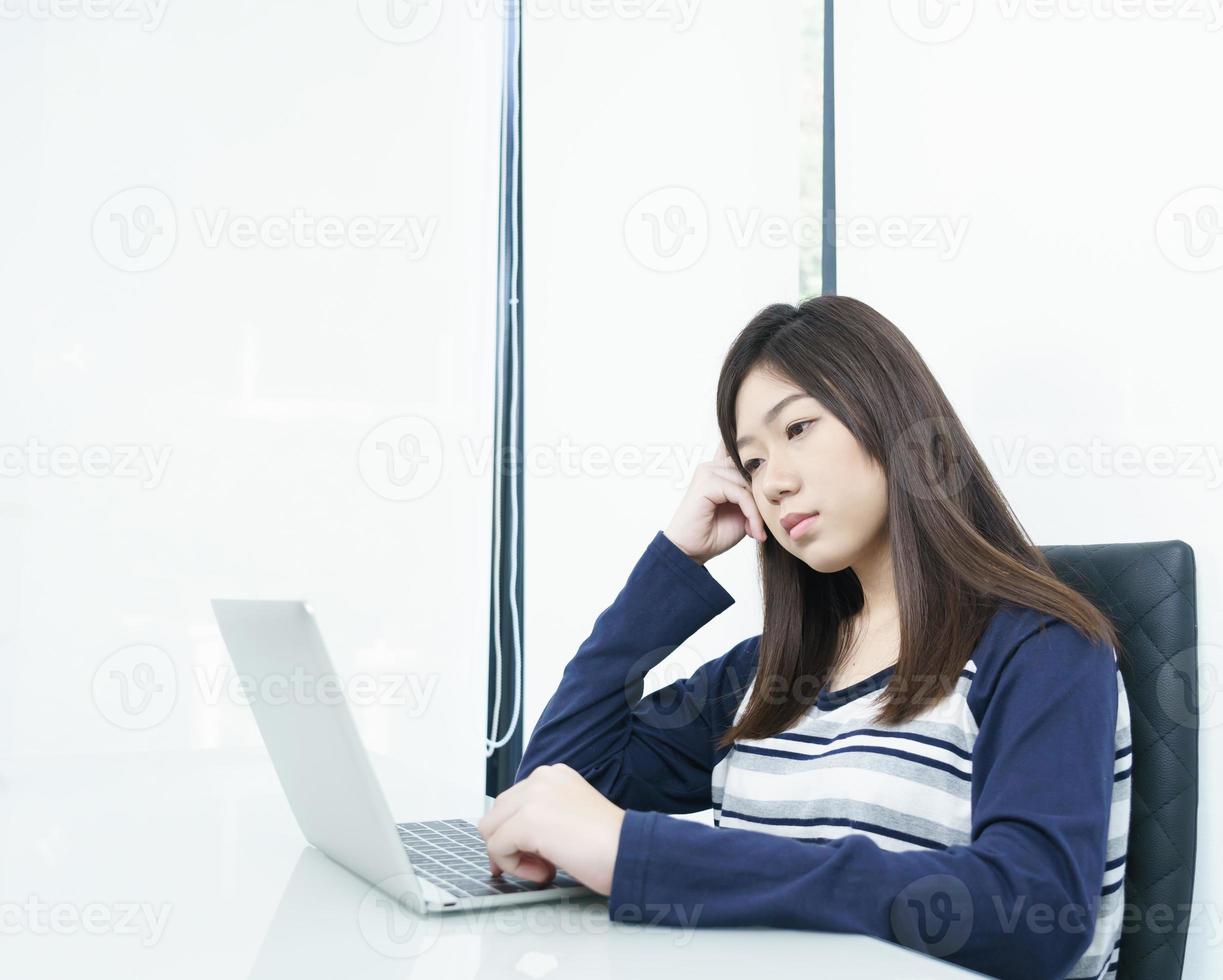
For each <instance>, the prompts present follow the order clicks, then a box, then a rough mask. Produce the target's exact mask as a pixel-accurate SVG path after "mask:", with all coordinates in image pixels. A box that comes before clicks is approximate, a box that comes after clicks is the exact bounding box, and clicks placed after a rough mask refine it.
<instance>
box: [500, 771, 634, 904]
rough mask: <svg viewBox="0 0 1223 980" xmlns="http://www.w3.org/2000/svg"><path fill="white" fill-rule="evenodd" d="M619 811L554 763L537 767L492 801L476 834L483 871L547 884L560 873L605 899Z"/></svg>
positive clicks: (617, 836)
mask: <svg viewBox="0 0 1223 980" xmlns="http://www.w3.org/2000/svg"><path fill="white" fill-rule="evenodd" d="M622 823H624V810H623V809H621V808H620V807H618V806H616V804H614V803H612V802H611V801H610V800H608V799H607V798H606V797H605V796H603V794H602V793H600V792H599V791H598V790H597V789H595V788H594V787H593V786H591V785H590V783H588V782H586V780H585V779H584V778H583V777H582V776H581V775H579V774H578V772H577V771H576V770H575V769H573V768H571V767H570V766H567V765H565V764H564V763H559V764H557V765H550V766H537V767H536V768H535V769H533V770H532V771H531V774H530V775H529V776H527V778H526V779H524V780H522V781H521V782H518V783H515V784H514V785H513V786H511V787H510V788H509V789H507V790H506V791H505V792H504V793H502V794H500V795H499V796H498V797H497V798H496V799H495V800H494V801H493V805H492V807H491V808H490V809H489V811H488V812H487V813H486V814H484V816H483V817H482V818H481V820H480V822H479V823H478V824H477V829H478V830H479V831H480V836H481V837H483V838H484V842H485V844H487V845H488V858H489V870H490V871H491V872H492V874H494V875H499V874H501V873H502V871H508V872H509V873H510V874H512V875H517V876H518V877H520V878H526V879H528V880H530V881H536V882H541V883H542V882H548V881H551V880H552V878H553V877H554V876H555V874H556V869H557V868H558V867H559V868H562V869H564V871H566V872H567V873H568V874H570V875H572V876H573V877H574V878H576V879H577V880H578V881H580V882H581V883H582V884H583V885H585V886H586V887H587V888H590V889H592V890H593V891H596V892H598V893H599V894H600V895H610V894H611V883H612V870H613V869H614V868H615V866H616V853H617V851H618V850H619V846H620V825H621V824H622Z"/></svg>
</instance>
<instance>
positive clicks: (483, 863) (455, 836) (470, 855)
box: [395, 820, 581, 896]
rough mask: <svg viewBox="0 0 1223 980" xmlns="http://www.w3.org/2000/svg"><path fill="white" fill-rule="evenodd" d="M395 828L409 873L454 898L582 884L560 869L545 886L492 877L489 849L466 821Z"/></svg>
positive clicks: (512, 877)
mask: <svg viewBox="0 0 1223 980" xmlns="http://www.w3.org/2000/svg"><path fill="white" fill-rule="evenodd" d="M395 826H396V827H397V828H398V830H399V839H400V840H401V841H403V846H404V848H405V849H406V850H407V852H408V858H409V859H410V860H411V862H412V870H414V871H415V872H416V873H417V874H418V875H420V876H421V877H422V878H424V879H425V880H426V881H431V882H433V884H435V885H437V886H438V887H439V888H444V889H445V890H446V891H448V892H451V893H453V894H455V895H469V896H479V895H508V894H511V893H514V892H525V891H541V890H545V889H549V888H564V887H566V886H571V885H580V884H581V882H580V881H578V880H577V879H576V878H573V877H571V876H570V875H568V874H566V873H565V872H563V871H561V870H560V869H557V872H556V877H555V878H553V879H552V881H550V882H548V883H547V884H539V883H538V882H534V881H531V880H530V879H528V878H519V877H518V876H517V875H512V874H509V873H508V872H506V873H503V874H502V875H501V877H500V878H496V877H494V876H493V875H491V874H489V871H488V846H487V845H486V844H485V843H484V838H483V837H481V836H480V832H479V831H478V830H477V829H476V825H475V824H473V823H472V822H471V821H469V820H423V821H419V822H417V823H400V824H396V825H395Z"/></svg>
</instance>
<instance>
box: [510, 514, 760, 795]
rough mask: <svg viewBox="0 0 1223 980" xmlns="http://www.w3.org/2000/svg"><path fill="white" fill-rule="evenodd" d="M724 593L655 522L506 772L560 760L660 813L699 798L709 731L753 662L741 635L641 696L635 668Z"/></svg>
mask: <svg viewBox="0 0 1223 980" xmlns="http://www.w3.org/2000/svg"><path fill="white" fill-rule="evenodd" d="M733 603H734V599H733V598H732V597H731V596H730V594H729V593H728V592H727V591H726V590H725V589H724V588H722V586H721V585H720V584H718V582H717V580H716V579H715V578H714V577H713V576H712V575H711V574H710V572H709V570H708V569H707V568H705V567H704V566H703V565H701V564H700V563H698V562H696V561H694V560H693V559H692V558H690V557H689V556H688V555H687V554H685V553H684V552H683V551H682V550H680V548H679V547H677V546H676V545H675V544H674V543H673V542H672V541H671V540H670V539H669V538H668V537H667V536H666V535H665V534H664V533H663V532H662V531H658V532H657V533H656V534H655V535H654V538H653V540H651V541H650V543H649V545H648V546H647V547H646V549H645V552H644V553H643V554H642V555H641V557H640V558H639V559H638V561H637V564H636V565H635V566H634V568H633V570H632V572H631V573H630V574H629V576H628V580H627V582H626V583H625V585H624V587H623V588H622V589H621V591H620V593H619V594H618V595H617V596H616V598H615V600H614V601H613V602H612V604H611V605H610V606H609V607H608V608H607V609H605V610H604V611H603V612H602V613H601V614H600V615H599V617H598V619H597V620H596V621H595V624H594V629H593V630H592V632H591V633H590V635H589V636H588V637H587V638H586V640H585V641H584V642H583V643H582V645H581V647H579V649H578V651H577V653H576V655H575V656H574V657H573V659H572V660H571V661H570V662H569V663H568V665H567V666H566V667H565V670H564V672H563V674H562V677H561V681H560V685H559V686H558V687H557V689H556V692H555V693H554V694H553V695H552V697H551V699H550V700H549V701H548V703H547V704H546V705H545V707H544V710H543V713H542V714H541V715H540V718H539V721H538V722H537V723H536V726H535V729H534V731H533V732H532V734H531V738H530V741H529V744H528V745H527V747H526V750H525V751H524V753H523V757H522V761H521V763H520V764H519V766H518V771H517V774H516V775H515V777H514V782H518V781H520V780H522V779H525V778H526V777H527V776H528V775H530V773H531V771H532V770H533V769H535V768H536V767H537V766H540V765H543V764H546V763H551V764H555V763H561V762H563V763H565V764H567V765H569V766H572V767H573V768H574V769H575V770H577V771H578V772H579V773H580V774H581V775H582V776H583V777H584V778H585V779H586V780H587V782H589V783H590V784H591V785H592V786H594V787H595V788H596V789H597V790H599V792H600V793H602V794H603V795H604V796H606V797H607V798H608V799H609V800H611V801H612V802H613V803H616V804H617V805H619V806H623V807H637V808H640V809H642V810H650V811H658V812H663V813H691V812H695V811H699V810H705V809H708V808H709V807H710V806H711V805H712V802H711V798H710V774H711V772H712V770H713V767H714V765H715V764H716V762H717V759H718V758H720V757H721V756H722V755H725V753H726V751H729V749H727V750H723V751H721V752H717V751H715V749H714V744H713V743H714V739H715V737H716V736H718V735H720V734H721V732H722V731H723V730H724V729H725V728H726V727H727V726H728V724H729V721H730V720H731V719H732V718H733V715H734V713H735V710H736V708H737V707H738V703H739V699H740V698H741V697H742V694H743V691H744V689H745V688H746V687H747V685H748V682H749V681H750V680H751V678H752V676H753V675H754V672H755V652H756V641H757V640H758V639H759V637H752V638H750V639H747V640H744V641H742V642H741V643H739V644H737V645H736V646H734V647H733V648H732V649H731V650H730V651H728V652H727V653H725V654H723V655H722V656H720V657H717V658H716V659H714V660H712V661H710V662H708V663H706V664H703V665H702V666H701V667H699V668H698V669H697V670H695V671H694V672H693V674H692V676H691V677H687V678H684V679H683V680H678V681H675V682H674V683H672V684H669V685H667V686H665V687H663V688H660V689H659V690H657V691H655V692H653V693H652V694H650V695H649V696H648V697H645V698H643V697H642V692H643V690H644V687H645V685H644V677H645V675H646V673H647V672H648V671H649V670H650V669H652V668H653V667H654V666H656V665H657V664H658V663H660V662H661V661H663V660H664V659H665V658H666V657H667V656H668V655H669V654H670V653H671V652H672V651H673V650H675V648H676V647H678V646H679V645H680V644H682V643H683V642H684V641H685V640H687V639H688V638H689V637H690V636H692V635H693V634H694V633H695V632H696V631H697V630H698V629H700V628H701V627H702V626H704V625H705V624H706V623H708V622H709V621H710V620H712V619H713V618H714V617H715V616H717V615H718V614H719V613H720V612H722V611H723V610H725V609H727V608H728V607H729V606H730V605H732V604H733Z"/></svg>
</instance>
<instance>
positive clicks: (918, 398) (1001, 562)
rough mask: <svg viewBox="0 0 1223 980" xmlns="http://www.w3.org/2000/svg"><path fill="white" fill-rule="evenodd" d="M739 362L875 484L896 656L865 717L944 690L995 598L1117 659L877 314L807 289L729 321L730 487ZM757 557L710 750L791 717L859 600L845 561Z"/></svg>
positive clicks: (1108, 626)
mask: <svg viewBox="0 0 1223 980" xmlns="http://www.w3.org/2000/svg"><path fill="white" fill-rule="evenodd" d="M753 368H761V369H763V370H766V371H768V372H769V373H770V374H774V375H776V376H778V377H782V378H787V379H789V380H790V381H791V382H793V383H794V384H795V385H797V386H798V387H800V388H802V389H803V390H804V391H806V392H807V393H808V394H809V395H811V396H812V397H813V398H815V399H816V400H817V401H819V402H820V403H821V404H822V405H823V406H824V407H825V408H826V409H827V410H828V411H830V412H832V413H833V414H834V415H835V416H836V417H837V418H838V419H840V421H841V423H842V424H843V425H844V426H845V427H846V428H847V429H848V430H849V431H850V432H851V433H853V435H854V437H855V438H856V439H857V441H858V443H859V445H860V446H861V447H862V448H863V450H864V451H865V452H866V453H867V454H869V455H870V457H871V458H873V459H874V460H875V461H876V462H878V463H879V464H880V465H881V466H882V468H883V470H884V472H885V473H886V475H887V495H888V508H887V510H888V514H887V529H888V538H889V541H890V545H891V550H892V561H893V568H894V575H895V583H896V594H897V599H898V603H899V611H900V654H899V658H898V660H897V662H896V669H895V672H894V673H893V674H892V676H891V677H890V678H889V680H888V684H887V686H886V687H885V688H884V690H883V693H882V694H881V696H880V703H879V709H878V711H877V712H876V715H875V718H874V722H875V723H876V724H887V725H891V724H900V723H902V722H905V721H908V720H909V719H911V718H913V717H915V716H916V715H917V714H919V713H921V712H922V711H924V710H925V709H926V708H927V707H929V706H930V705H932V704H934V703H937V702H938V701H940V700H942V698H944V697H946V696H947V695H948V694H950V693H951V691H952V690H954V687H955V683H956V681H957V679H958V678H959V675H960V671H961V670H963V668H964V666H965V664H967V662H968V660H969V659H970V657H971V656H972V652H973V649H974V648H975V647H976V645H977V642H978V641H979V639H980V637H981V635H982V633H983V632H984V630H985V627H986V626H987V624H988V623H989V620H990V618H991V617H992V615H993V614H994V613H995V612H996V611H997V610H998V609H999V607H1000V606H1001V605H1003V604H1007V603H1010V604H1014V605H1016V606H1020V607H1027V608H1030V609H1034V610H1036V611H1038V612H1041V613H1047V614H1049V615H1051V616H1054V617H1056V618H1058V619H1061V620H1063V621H1064V622H1066V623H1068V624H1070V625H1071V626H1073V627H1075V628H1076V629H1078V630H1079V631H1080V632H1081V633H1082V634H1084V635H1085V636H1087V637H1088V638H1089V639H1091V640H1093V641H1096V642H1100V643H1107V644H1109V645H1111V646H1112V647H1113V648H1114V649H1115V650H1117V651H1118V656H1122V655H1123V652H1122V651H1121V646H1120V643H1119V642H1118V639H1117V634H1116V631H1115V629H1114V627H1113V624H1112V623H1111V621H1110V620H1109V619H1108V617H1107V616H1106V615H1105V614H1104V613H1102V612H1101V611H1100V610H1099V609H1098V608H1096V606H1095V605H1093V604H1092V603H1091V602H1090V601H1088V600H1087V599H1086V598H1085V597H1084V596H1082V595H1081V594H1080V593H1078V592H1077V591H1075V590H1074V589H1072V588H1071V587H1069V586H1068V585H1066V584H1065V583H1063V582H1062V581H1060V580H1059V579H1058V578H1056V577H1055V575H1054V573H1053V571H1052V570H1051V568H1050V566H1049V564H1048V562H1047V561H1046V560H1045V557H1044V555H1043V554H1042V553H1041V552H1040V550H1039V549H1038V548H1037V547H1036V546H1035V545H1034V544H1033V543H1032V542H1031V540H1030V539H1029V538H1028V535H1027V533H1026V532H1025V531H1024V529H1023V526H1022V525H1021V524H1020V523H1019V520H1018V519H1017V518H1016V517H1015V515H1014V514H1013V513H1012V511H1011V509H1010V507H1009V505H1008V504H1007V502H1006V500H1005V498H1004V497H1003V496H1002V493H1001V491H1000V490H999V489H998V486H997V484H995V482H994V480H993V477H992V476H991V475H990V472H989V470H988V469H987V468H986V466H985V464H984V463H983V462H982V460H981V457H980V456H979V455H978V453H977V450H976V448H975V447H974V446H973V443H972V441H971V439H970V438H969V436H968V434H967V432H966V431H965V430H964V427H963V426H962V425H961V424H960V420H959V418H958V417H957V416H956V413H955V411H954V410H953V409H952V407H951V403H950V402H949V401H948V400H947V396H946V395H945V394H944V393H943V390H942V388H941V387H940V386H939V384H938V382H937V381H936V380H935V379H934V376H933V375H932V374H931V373H930V369H929V368H928V367H927V366H926V363H925V361H923V360H922V358H921V355H920V354H918V352H917V350H916V349H915V348H914V347H913V345H912V344H911V343H910V342H909V340H908V338H906V337H905V336H904V334H902V333H901V332H900V330H898V329H897V328H896V326H895V325H894V324H893V323H892V322H891V321H890V320H888V319H887V318H886V317H884V316H883V315H881V314H880V313H878V312H877V311H875V310H874V309H872V308H871V307H870V306H868V305H867V304H865V303H863V302H861V301H860V300H856V299H852V298H850V297H848V296H816V297H812V298H811V299H808V300H806V301H805V302H803V303H802V304H801V305H799V306H791V305H789V304H787V303H775V304H773V305H771V306H768V307H766V308H765V309H763V310H762V311H761V312H760V313H758V314H757V315H756V316H755V317H754V318H753V319H752V321H751V322H750V323H749V324H748V325H747V326H746V327H744V328H743V330H742V331H741V332H740V333H739V335H738V337H736V338H735V340H734V342H733V343H732V344H731V347H730V349H729V351H728V352H727V354H726V358H725V360H724V362H723V365H722V372H721V375H720V377H719V378H718V390H717V413H718V427H719V429H720V430H721V434H722V439H723V445H725V446H726V447H727V449H728V451H729V452H730V454H731V458H732V459H733V460H734V462H735V465H736V467H737V468H738V469H739V472H740V473H741V474H742V475H743V477H744V479H749V476H748V473H747V471H746V470H744V468H743V461H742V459H741V458H740V455H739V451H738V449H737V448H735V440H736V428H735V400H736V397H737V395H738V392H739V388H740V386H741V385H742V383H743V380H744V378H745V377H746V376H747V374H748V372H749V371H751V370H752V369H753ZM758 557H759V572H760V583H761V589H762V594H763V606H764V624H763V630H762V633H761V636H760V645H759V656H758V661H757V673H756V683H755V684H754V685H753V690H752V693H751V695H750V696H749V698H748V703H747V705H746V706H745V708H744V712H743V715H742V717H741V718H740V720H739V721H738V723H737V724H733V725H731V726H730V727H729V728H728V729H727V730H726V731H725V732H724V733H723V735H722V737H721V738H720V739H719V741H718V747H719V748H721V747H725V746H726V745H729V744H730V743H731V742H733V741H735V740H736V739H760V738H768V737H770V736H773V735H776V734H777V733H779V732H782V731H784V730H785V729H787V728H789V727H791V726H792V725H793V724H794V723H795V722H797V721H798V719H799V718H800V717H801V716H802V714H803V713H804V712H805V711H806V709H807V708H808V707H809V706H810V705H811V704H813V703H814V702H815V701H816V698H817V695H818V692H819V690H820V688H821V687H822V686H823V685H824V684H825V683H826V682H827V679H828V678H829V677H830V676H831V674H832V671H833V668H834V667H835V666H836V665H837V662H838V660H839V658H840V657H841V656H842V655H843V654H844V653H845V652H846V651H847V649H848V645H849V640H850V635H851V632H852V628H853V625H854V617H855V615H856V614H857V613H858V612H859V611H860V610H861V609H862V605H863V595H862V587H861V585H860V583H859V582H858V577H857V575H856V574H855V573H854V571H853V570H852V569H851V568H844V569H841V570H840V571H837V572H830V573H828V572H818V571H815V570H814V569H812V568H811V567H810V566H809V565H807V564H806V563H805V562H804V561H802V560H801V559H799V558H797V557H795V556H794V555H792V554H791V553H790V552H788V551H787V550H786V549H785V548H784V547H783V546H782V545H781V544H780V542H778V541H777V540H776V539H775V538H774V537H773V536H772V534H770V535H769V536H768V539H767V540H766V541H764V542H761V543H760V544H759V545H758ZM800 679H802V680H804V681H806V682H807V683H805V684H804V683H800ZM779 693H780V696H778V694H779Z"/></svg>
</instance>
